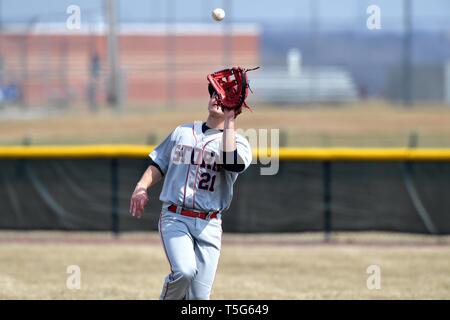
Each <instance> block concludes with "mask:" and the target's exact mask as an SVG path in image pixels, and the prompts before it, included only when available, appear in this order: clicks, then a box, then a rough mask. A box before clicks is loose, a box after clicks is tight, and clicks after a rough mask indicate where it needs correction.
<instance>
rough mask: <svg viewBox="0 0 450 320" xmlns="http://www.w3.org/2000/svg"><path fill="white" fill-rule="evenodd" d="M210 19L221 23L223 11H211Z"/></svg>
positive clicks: (220, 9)
mask: <svg viewBox="0 0 450 320" xmlns="http://www.w3.org/2000/svg"><path fill="white" fill-rule="evenodd" d="M212 17H213V19H214V20H216V21H222V20H223V18H225V11H223V9H222V8H216V9H214V10H213V11H212Z"/></svg>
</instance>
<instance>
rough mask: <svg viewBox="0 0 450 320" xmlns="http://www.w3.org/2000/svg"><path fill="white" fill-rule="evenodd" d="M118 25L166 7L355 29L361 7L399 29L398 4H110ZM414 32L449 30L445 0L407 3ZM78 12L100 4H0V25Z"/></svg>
mask: <svg viewBox="0 0 450 320" xmlns="http://www.w3.org/2000/svg"><path fill="white" fill-rule="evenodd" d="M116 1H117V2H118V5H119V12H120V13H119V14H120V19H121V21H125V22H163V21H165V19H166V17H167V11H168V10H167V8H168V7H169V5H168V4H170V3H171V4H172V6H173V8H174V10H173V11H171V12H172V16H171V18H172V19H173V20H174V21H178V22H211V19H210V11H211V9H213V8H215V7H223V8H225V9H226V11H227V14H228V16H227V18H231V20H233V21H242V22H256V23H266V24H272V25H274V26H276V25H278V24H279V25H282V24H291V25H295V24H297V25H298V26H300V27H301V26H304V25H306V26H307V25H309V24H310V21H311V20H310V17H311V12H312V10H313V9H314V8H315V10H316V12H318V17H319V21H320V27H321V28H322V29H335V28H337V29H340V28H343V29H346V28H347V29H355V28H358V27H360V26H363V25H365V19H366V18H367V14H366V8H367V6H368V5H370V4H375V5H378V6H379V7H380V8H381V23H382V28H383V29H386V30H395V29H399V28H400V29H401V25H402V3H403V0H278V1H274V0H231V1H230V0H228V1H227V0H189V1H187V0H116ZM412 1H413V17H414V27H415V28H416V29H434V30H436V29H438V30H448V31H450V1H449V0H412ZM72 4H76V5H79V6H80V7H81V13H82V19H87V20H92V21H95V20H98V19H100V18H99V17H100V15H101V13H102V7H103V1H102V0H34V1H29V0H0V16H1V19H2V21H6V22H10V21H16V22H17V21H27V20H30V19H31V18H32V17H33V16H38V17H39V20H40V21H52V22H64V21H65V19H66V17H67V14H66V12H65V10H66V8H67V7H68V6H69V5H72Z"/></svg>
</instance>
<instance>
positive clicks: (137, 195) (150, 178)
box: [130, 165, 162, 218]
mask: <svg viewBox="0 0 450 320" xmlns="http://www.w3.org/2000/svg"><path fill="white" fill-rule="evenodd" d="M161 178H162V175H161V172H159V170H158V169H157V168H156V167H155V166H153V165H150V166H148V168H147V170H145V172H144V174H143V175H142V177H141V179H140V180H139V182H138V183H137V185H136V188H135V189H134V191H133V194H132V195H131V201H130V213H131V215H132V216H133V217H136V218H141V217H142V215H143V214H144V208H145V206H146V204H147V203H148V200H149V199H148V195H147V189H148V188H151V187H153V186H154V185H155V184H156V183H157V182H158V181H159V180H161Z"/></svg>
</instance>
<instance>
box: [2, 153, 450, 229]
mask: <svg viewBox="0 0 450 320" xmlns="http://www.w3.org/2000/svg"><path fill="white" fill-rule="evenodd" d="M0 164H1V166H0V229H14V230H36V229H39V230H102V231H110V230H111V231H113V232H116V233H118V232H122V231H138V230H140V231H144V230H157V221H158V218H159V213H160V209H161V202H160V201H159V199H158V198H159V193H160V190H161V186H162V183H161V182H160V183H159V184H158V185H157V186H155V187H154V188H153V189H151V190H150V191H149V195H150V202H149V205H148V206H147V208H146V212H145V215H144V218H143V219H140V220H137V219H135V218H133V217H131V216H130V215H129V213H128V209H129V201H130V195H131V193H132V191H133V189H134V186H135V184H136V182H137V180H138V179H139V178H140V176H141V175H142V173H143V171H144V170H145V169H146V167H147V165H148V162H147V160H146V159H128V158H112V159H108V158H99V159H16V160H15V159H4V160H0ZM449 191H450V163H449V162H442V161H441V162H399V161H393V162H386V161H381V162H367V161H364V162H357V161H339V162H330V161H282V162H281V163H280V170H279V172H278V174H276V175H273V176H263V175H261V174H260V166H259V165H252V166H251V167H250V168H249V169H248V170H247V171H246V172H245V173H243V174H242V175H240V177H239V178H238V180H237V182H236V184H235V188H234V198H233V202H232V205H231V207H230V209H229V210H228V211H226V212H225V213H224V214H223V224H224V225H223V228H224V231H226V232H304V231H324V232H326V233H329V232H331V231H350V230H379V231H397V232H412V233H430V234H449V233H450V197H449V194H450V192H449Z"/></svg>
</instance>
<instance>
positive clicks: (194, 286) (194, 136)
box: [130, 68, 252, 300]
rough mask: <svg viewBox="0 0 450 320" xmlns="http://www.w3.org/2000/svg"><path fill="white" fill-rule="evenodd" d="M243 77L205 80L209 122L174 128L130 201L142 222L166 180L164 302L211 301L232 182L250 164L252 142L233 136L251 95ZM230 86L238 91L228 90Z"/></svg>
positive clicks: (163, 196) (162, 219)
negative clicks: (152, 194) (154, 190)
mask: <svg viewBox="0 0 450 320" xmlns="http://www.w3.org/2000/svg"><path fill="white" fill-rule="evenodd" d="M245 71H246V70H243V69H240V68H233V69H227V70H222V71H220V72H221V74H218V73H215V74H212V75H210V76H208V80H209V82H210V83H209V84H208V90H209V94H210V99H209V103H208V117H207V119H206V121H205V122H194V123H190V124H183V125H180V126H178V127H177V128H175V130H174V131H173V132H172V133H171V134H170V135H169V136H168V137H167V138H166V139H165V140H164V141H163V142H162V143H161V144H160V145H158V146H157V147H156V148H155V149H154V150H153V151H152V152H151V153H150V155H149V157H150V165H149V166H148V168H147V170H146V171H145V172H144V174H143V176H142V178H141V179H140V180H139V182H138V183H137V185H136V188H135V190H134V192H133V194H132V197H131V202H130V213H131V214H132V215H133V216H135V217H137V218H140V217H142V215H143V212H144V207H145V205H146V204H147V202H148V196H147V190H148V188H151V187H152V186H154V185H155V184H156V183H157V182H158V181H159V180H161V178H162V177H164V178H165V179H164V185H163V188H162V192H161V195H160V200H161V201H162V202H163V205H162V210H161V215H160V219H159V226H158V229H159V232H160V237H161V240H162V244H163V247H164V251H165V253H166V256H167V259H168V261H169V265H170V273H169V275H168V276H167V277H166V278H165V280H164V284H163V288H162V292H161V295H160V299H162V300H165V299H167V300H169V299H170V300H181V299H187V300H193V299H209V297H210V294H211V288H212V285H213V282H214V277H215V274H216V270H217V264H218V261H219V256H220V249H221V237H222V214H223V212H224V211H225V210H227V209H228V208H229V206H230V203H231V199H232V196H233V184H234V182H235V181H236V179H237V177H238V175H239V174H240V173H242V172H244V170H246V169H247V168H248V167H249V165H250V163H251V161H252V152H251V148H250V145H249V143H248V141H247V140H246V139H245V138H244V137H242V136H241V135H239V134H236V132H235V123H236V116H237V115H238V114H239V113H241V109H242V106H245V102H244V100H245V98H246V95H247V88H248V86H247V83H246V75H245ZM224 72H225V78H223V77H222V79H225V81H222V80H220V76H221V75H223V74H224ZM230 75H234V77H231V78H230V77H229V76H230ZM214 76H217V77H216V78H214ZM235 78H236V79H237V80H236V79H235ZM242 81H243V82H242ZM227 83H228V84H231V85H227ZM232 85H236V86H237V87H238V88H235V89H236V90H232V91H229V89H230V87H231V86H232Z"/></svg>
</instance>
